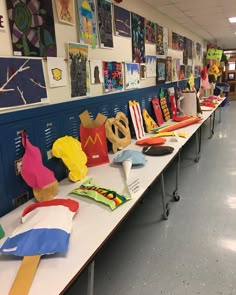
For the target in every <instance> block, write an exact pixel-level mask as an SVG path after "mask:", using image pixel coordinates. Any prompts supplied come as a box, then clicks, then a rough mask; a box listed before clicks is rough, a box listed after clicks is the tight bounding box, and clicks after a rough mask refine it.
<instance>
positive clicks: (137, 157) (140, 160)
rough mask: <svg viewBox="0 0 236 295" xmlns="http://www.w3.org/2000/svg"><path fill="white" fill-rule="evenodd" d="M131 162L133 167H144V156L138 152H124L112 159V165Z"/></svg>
mask: <svg viewBox="0 0 236 295" xmlns="http://www.w3.org/2000/svg"><path fill="white" fill-rule="evenodd" d="M125 160H131V161H132V164H133V165H145V163H146V160H145V156H144V155H143V154H142V153H141V152H139V151H133V150H124V151H122V152H120V153H119V154H118V155H117V156H115V158H114V159H113V163H122V162H124V161H125Z"/></svg>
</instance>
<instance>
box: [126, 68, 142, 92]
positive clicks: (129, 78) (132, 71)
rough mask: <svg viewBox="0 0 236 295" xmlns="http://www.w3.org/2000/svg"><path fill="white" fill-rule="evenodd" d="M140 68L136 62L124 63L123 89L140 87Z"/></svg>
mask: <svg viewBox="0 0 236 295" xmlns="http://www.w3.org/2000/svg"><path fill="white" fill-rule="evenodd" d="M139 72H140V68H139V64H138V63H125V89H135V88H139V87H140V74H139Z"/></svg>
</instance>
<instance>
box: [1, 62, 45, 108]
mask: <svg viewBox="0 0 236 295" xmlns="http://www.w3.org/2000/svg"><path fill="white" fill-rule="evenodd" d="M0 64H1V73H0V108H8V107H15V106H25V105H29V104H35V103H40V102H46V101H47V89H46V84H45V79H44V75H43V66H42V61H41V60H39V59H32V58H30V59H27V58H8V57H0Z"/></svg>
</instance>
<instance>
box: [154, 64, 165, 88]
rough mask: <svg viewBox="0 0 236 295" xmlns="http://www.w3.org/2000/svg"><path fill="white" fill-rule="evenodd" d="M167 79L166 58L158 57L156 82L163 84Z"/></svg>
mask: <svg viewBox="0 0 236 295" xmlns="http://www.w3.org/2000/svg"><path fill="white" fill-rule="evenodd" d="M165 81H166V59H161V58H158V59H157V66H156V83H157V84H161V83H165Z"/></svg>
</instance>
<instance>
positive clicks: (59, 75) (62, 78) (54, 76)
mask: <svg viewBox="0 0 236 295" xmlns="http://www.w3.org/2000/svg"><path fill="white" fill-rule="evenodd" d="M47 66H48V76H49V82H50V87H61V86H66V85H67V82H68V77H67V70H66V63H65V60H64V58H63V57H48V58H47Z"/></svg>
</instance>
